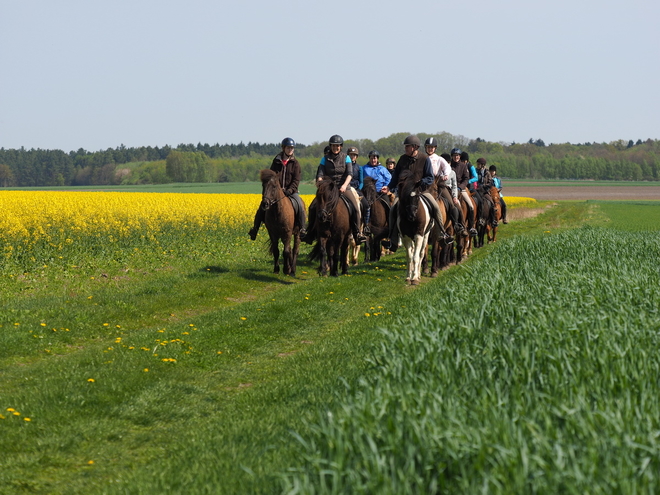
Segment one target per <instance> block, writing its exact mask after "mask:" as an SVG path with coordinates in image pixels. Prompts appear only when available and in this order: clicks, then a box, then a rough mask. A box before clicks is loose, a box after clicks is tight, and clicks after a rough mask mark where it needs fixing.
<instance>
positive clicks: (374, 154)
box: [369, 150, 380, 158]
mask: <svg viewBox="0 0 660 495" xmlns="http://www.w3.org/2000/svg"><path fill="white" fill-rule="evenodd" d="M372 156H375V157H376V158H380V153H378V152H377V151H376V150H371V151H370V152H369V158H371V157H372Z"/></svg>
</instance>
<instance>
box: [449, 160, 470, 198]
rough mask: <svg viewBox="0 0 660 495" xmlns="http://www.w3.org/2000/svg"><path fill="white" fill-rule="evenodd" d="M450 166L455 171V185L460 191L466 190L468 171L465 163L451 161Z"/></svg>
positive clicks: (468, 178) (468, 177)
mask: <svg viewBox="0 0 660 495" xmlns="http://www.w3.org/2000/svg"><path fill="white" fill-rule="evenodd" d="M451 168H452V169H453V170H454V172H456V185H457V186H458V188H459V189H460V190H461V191H465V190H467V186H468V181H469V180H470V172H468V168H467V163H465V162H458V163H456V162H455V161H454V160H452V161H451Z"/></svg>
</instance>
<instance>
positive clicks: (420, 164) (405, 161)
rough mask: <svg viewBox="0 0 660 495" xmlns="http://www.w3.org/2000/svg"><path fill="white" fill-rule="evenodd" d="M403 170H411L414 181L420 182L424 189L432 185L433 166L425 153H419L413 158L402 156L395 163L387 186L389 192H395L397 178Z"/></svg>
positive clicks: (433, 178)
mask: <svg viewBox="0 0 660 495" xmlns="http://www.w3.org/2000/svg"><path fill="white" fill-rule="evenodd" d="M404 170H411V171H412V173H413V178H414V180H415V181H421V182H422V185H423V186H424V189H426V188H428V187H429V186H430V185H431V184H433V181H434V180H435V177H434V175H433V165H432V164H431V159H430V158H429V156H428V155H427V154H426V153H424V152H423V151H420V152H418V153H417V156H415V157H412V156H408V155H405V154H404V155H401V156H400V157H399V161H398V162H396V167H394V173H393V174H392V180H391V181H390V185H389V186H388V188H389V189H390V190H396V188H397V185H398V182H399V176H400V175H401V173H402V172H403V171H404Z"/></svg>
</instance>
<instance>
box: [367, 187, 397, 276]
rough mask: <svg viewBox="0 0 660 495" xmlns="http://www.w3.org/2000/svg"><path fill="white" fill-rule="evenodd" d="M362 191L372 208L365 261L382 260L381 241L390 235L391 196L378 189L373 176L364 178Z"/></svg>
mask: <svg viewBox="0 0 660 495" xmlns="http://www.w3.org/2000/svg"><path fill="white" fill-rule="evenodd" d="M362 192H363V193H364V198H365V200H366V201H367V203H368V204H369V207H370V208H371V215H370V216H369V224H368V225H367V227H368V235H367V243H366V245H365V248H364V261H365V263H368V262H370V261H378V260H380V256H381V242H382V241H383V239H385V238H386V237H387V236H388V235H389V229H390V227H389V217H390V197H389V196H388V195H387V194H386V193H379V192H378V191H376V181H375V180H374V179H373V178H371V177H365V178H364V186H363V187H362Z"/></svg>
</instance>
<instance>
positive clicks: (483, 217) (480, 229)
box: [475, 192, 493, 248]
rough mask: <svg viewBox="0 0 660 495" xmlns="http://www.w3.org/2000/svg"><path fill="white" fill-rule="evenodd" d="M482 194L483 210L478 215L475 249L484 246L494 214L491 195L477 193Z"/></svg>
mask: <svg viewBox="0 0 660 495" xmlns="http://www.w3.org/2000/svg"><path fill="white" fill-rule="evenodd" d="M475 194H481V208H480V209H479V212H478V213H477V217H478V218H477V237H476V239H475V247H477V248H480V247H483V245H484V237H485V236H486V229H488V228H489V227H490V226H491V225H490V223H491V215H492V214H493V204H491V202H490V195H488V197H486V196H487V195H486V194H485V193H478V192H477V193H475Z"/></svg>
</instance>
